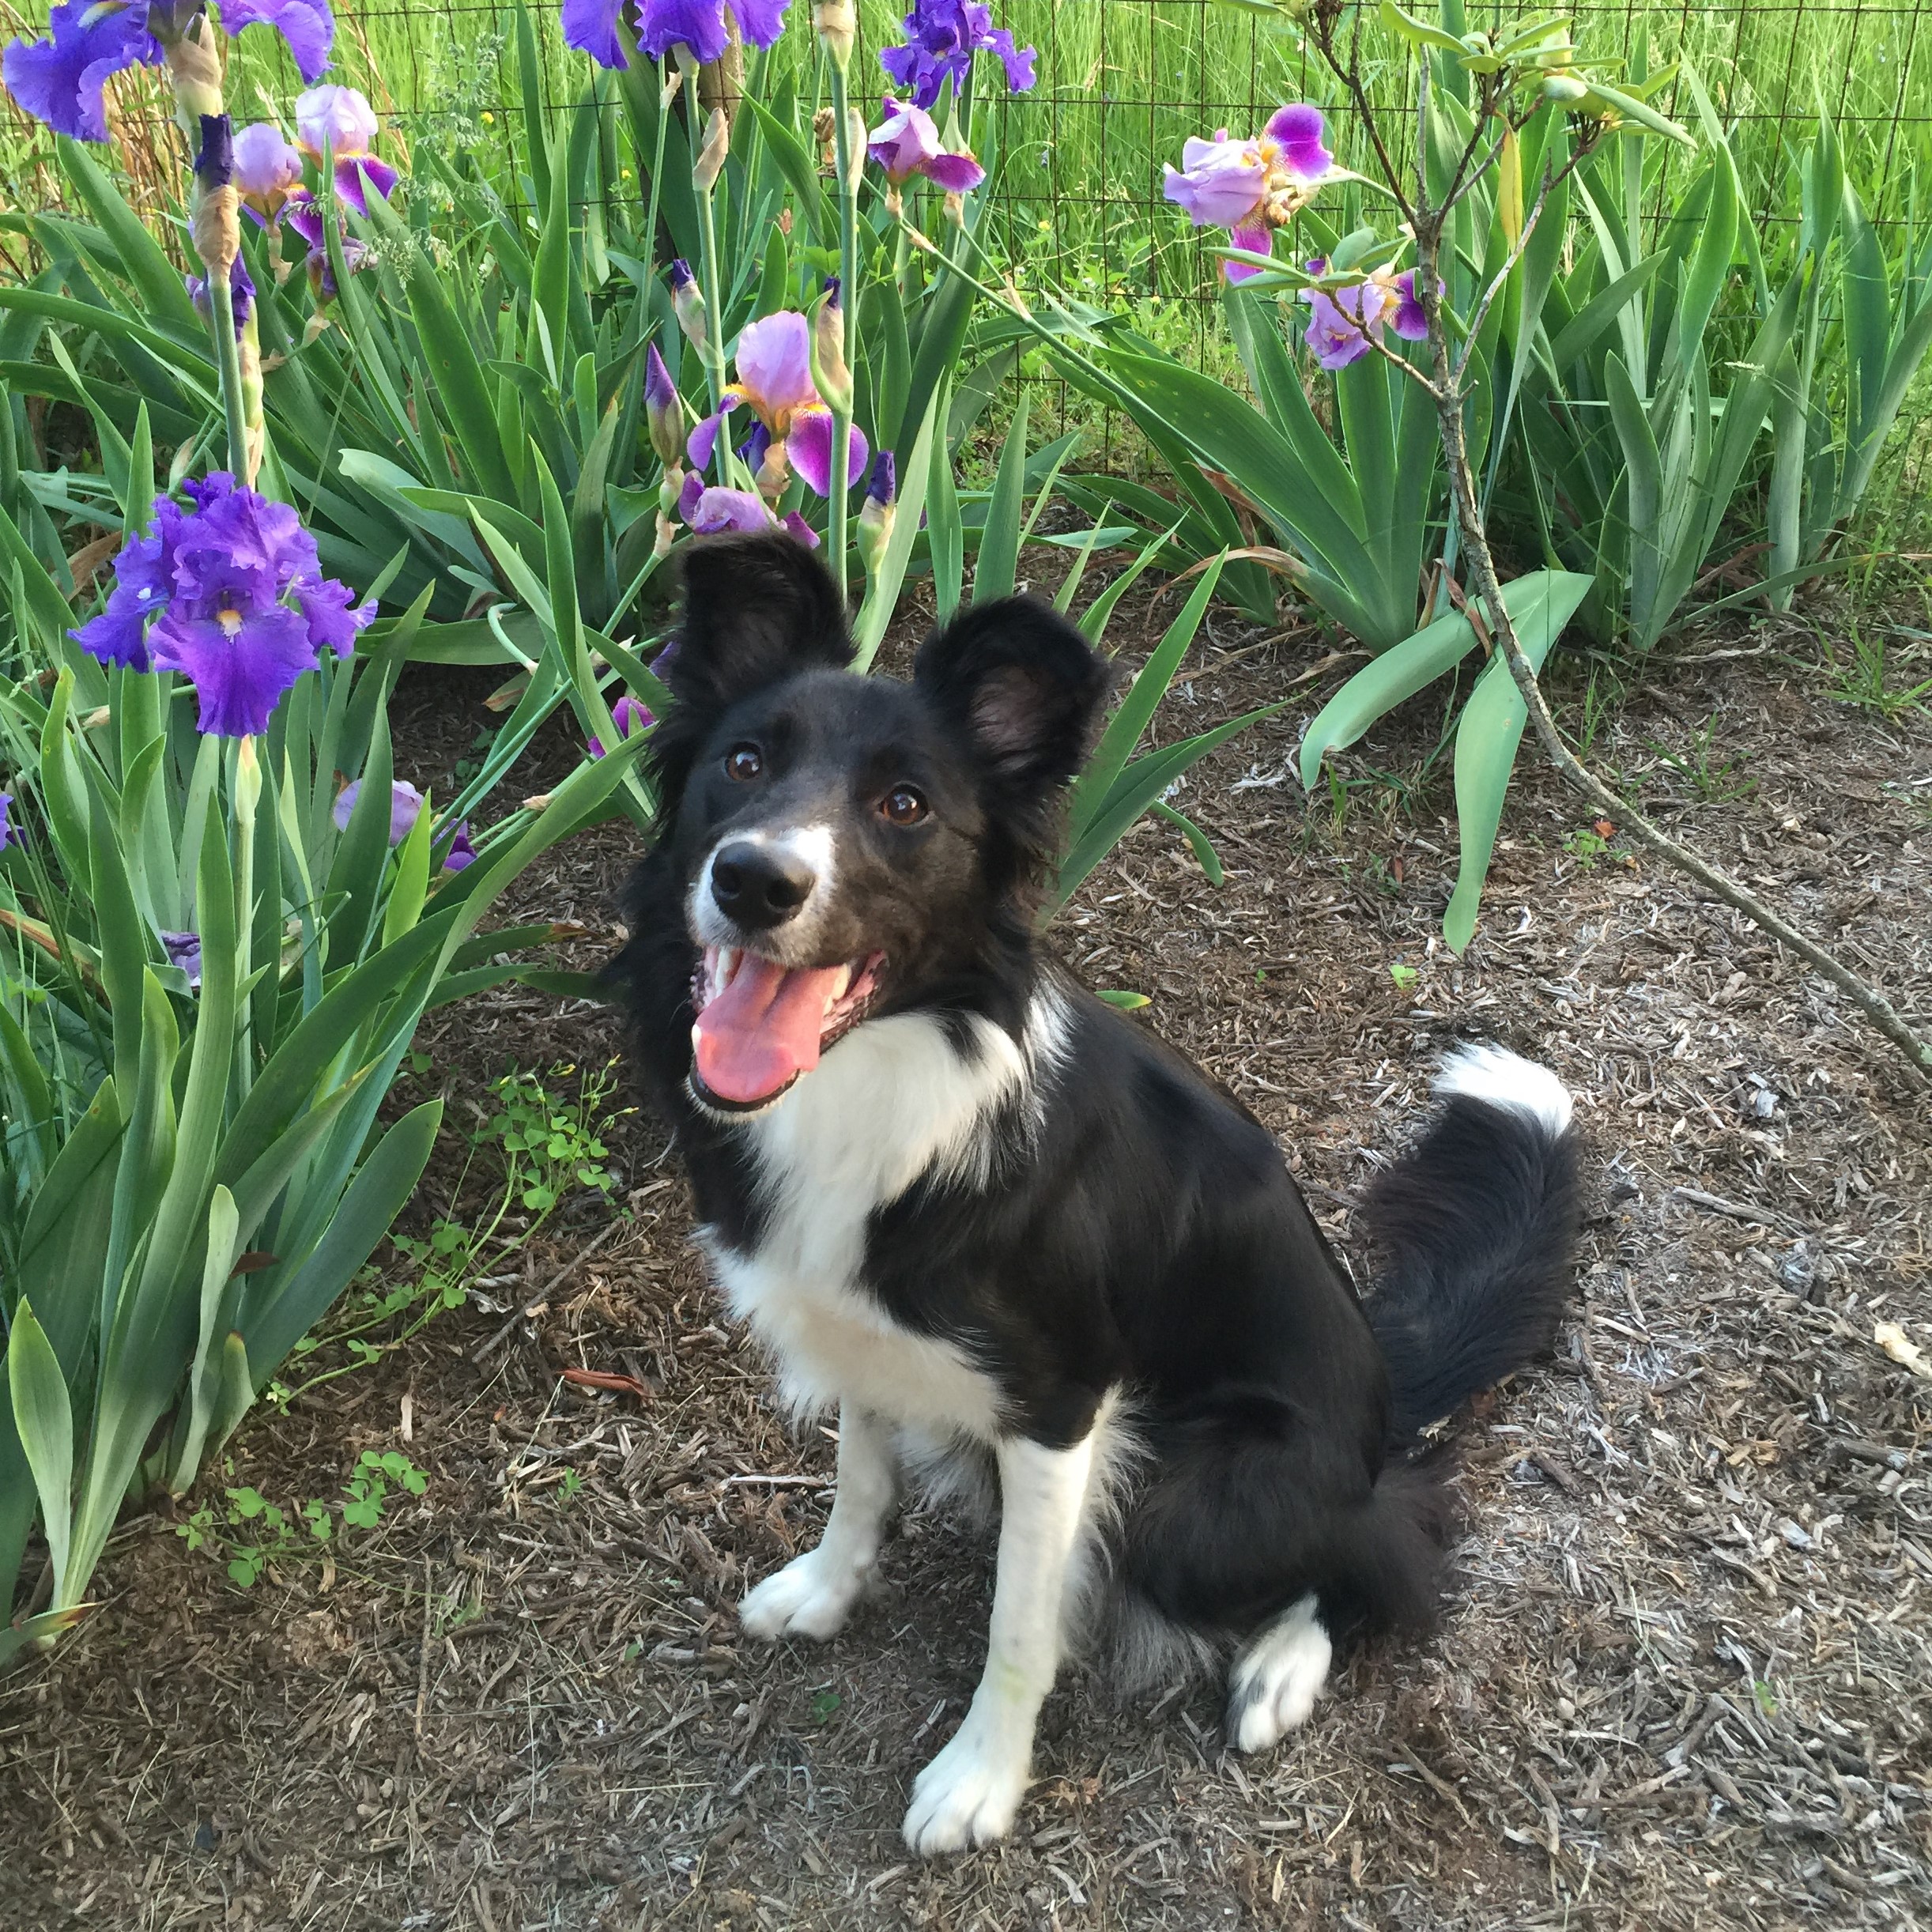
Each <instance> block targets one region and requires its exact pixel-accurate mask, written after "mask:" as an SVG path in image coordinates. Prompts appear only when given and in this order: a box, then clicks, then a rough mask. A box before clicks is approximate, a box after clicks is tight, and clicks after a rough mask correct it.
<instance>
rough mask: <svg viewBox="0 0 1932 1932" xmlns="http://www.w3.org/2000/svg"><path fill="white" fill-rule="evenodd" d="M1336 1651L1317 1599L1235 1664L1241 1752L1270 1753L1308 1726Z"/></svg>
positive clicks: (1231, 1689) (1232, 1719)
mask: <svg viewBox="0 0 1932 1932" xmlns="http://www.w3.org/2000/svg"><path fill="white" fill-rule="evenodd" d="M1333 1658H1334V1647H1333V1645H1332V1644H1331V1643H1330V1641H1329V1636H1328V1632H1327V1631H1326V1629H1325V1628H1323V1624H1322V1620H1321V1617H1320V1615H1319V1613H1318V1609H1317V1606H1316V1603H1315V1598H1313V1597H1312V1596H1307V1597H1303V1598H1299V1599H1298V1600H1297V1601H1296V1602H1294V1603H1292V1604H1291V1605H1290V1606H1289V1608H1288V1609H1285V1611H1283V1612H1282V1613H1281V1615H1280V1616H1279V1617H1277V1618H1276V1619H1275V1620H1274V1622H1273V1623H1271V1624H1269V1625H1268V1626H1267V1628H1266V1629H1264V1630H1263V1631H1262V1632H1261V1633H1260V1634H1259V1635H1258V1636H1256V1637H1255V1639H1254V1640H1253V1641H1252V1642H1251V1643H1249V1645H1248V1646H1247V1648H1246V1649H1245V1650H1243V1651H1242V1653H1241V1655H1240V1656H1239V1657H1237V1658H1236V1659H1235V1666H1234V1670H1233V1672H1232V1675H1231V1677H1230V1678H1229V1680H1228V1730H1229V1732H1230V1733H1231V1734H1232V1736H1233V1738H1234V1743H1235V1748H1236V1750H1240V1751H1265V1750H1266V1749H1268V1748H1269V1746H1270V1745H1274V1744H1278V1743H1279V1742H1280V1741H1281V1739H1282V1738H1285V1736H1286V1735H1287V1734H1289V1732H1290V1731H1291V1730H1296V1729H1298V1728H1299V1727H1300V1726H1302V1725H1304V1724H1305V1723H1307V1721H1308V1718H1309V1715H1310V1713H1311V1712H1312V1711H1313V1710H1314V1709H1315V1699H1316V1698H1317V1697H1319V1696H1320V1695H1321V1694H1322V1687H1323V1685H1325V1684H1326V1682H1327V1681H1328V1666H1329V1664H1330V1662H1331V1661H1332V1659H1333Z"/></svg>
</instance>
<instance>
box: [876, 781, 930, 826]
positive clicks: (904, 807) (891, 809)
mask: <svg viewBox="0 0 1932 1932" xmlns="http://www.w3.org/2000/svg"><path fill="white" fill-rule="evenodd" d="M927 809H928V808H927V806H926V801H925V800H924V799H923V798H921V797H920V796H919V794H918V793H917V792H916V791H914V790H913V789H912V787H911V786H910V785H895V786H894V787H892V790H891V791H889V792H888V793H887V794H885V797H884V798H881V800H880V801H879V810H880V812H881V813H882V814H883V815H884V817H885V819H886V821H888V822H889V824H894V825H916V824H918V823H919V821H920V820H921V819H922V818H923V817H925V816H926V811H927Z"/></svg>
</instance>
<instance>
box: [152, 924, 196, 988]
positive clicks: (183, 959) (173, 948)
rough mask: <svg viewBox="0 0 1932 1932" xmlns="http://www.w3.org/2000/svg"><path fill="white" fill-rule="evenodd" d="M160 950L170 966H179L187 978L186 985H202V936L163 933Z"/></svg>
mask: <svg viewBox="0 0 1932 1932" xmlns="http://www.w3.org/2000/svg"><path fill="white" fill-rule="evenodd" d="M160 941H161V950H162V951H163V952H164V953H166V954H167V955H168V964H169V965H171V966H179V968H181V970H182V971H183V972H184V973H186V974H187V976H188V984H189V985H190V986H191V987H197V986H199V985H200V984H201V983H202V936H201V934H199V933H163V934H160Z"/></svg>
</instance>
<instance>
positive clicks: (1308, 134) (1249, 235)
mask: <svg viewBox="0 0 1932 1932" xmlns="http://www.w3.org/2000/svg"><path fill="white" fill-rule="evenodd" d="M1334 160H1335V157H1334V155H1332V154H1331V153H1330V152H1329V151H1328V149H1327V147H1326V145H1325V144H1324V142H1323V120H1322V113H1321V110H1320V109H1319V108H1310V107H1306V106H1295V107H1289V108H1277V110H1276V111H1275V112H1274V114H1273V115H1270V117H1269V119H1268V125H1267V126H1266V128H1265V129H1264V130H1262V133H1260V134H1258V135H1256V136H1255V138H1254V139H1253V140H1251V141H1231V140H1230V139H1229V138H1228V130H1227V129H1226V128H1223V129H1221V131H1220V132H1219V133H1218V134H1216V135H1215V137H1214V138H1213V140H1212V141H1202V140H1201V139H1199V138H1198V137H1197V138H1193V139H1191V140H1190V141H1189V142H1187V145H1185V146H1184V147H1183V149H1181V163H1182V164H1181V166H1180V167H1179V168H1168V170H1167V178H1166V181H1165V183H1164V186H1163V187H1162V190H1161V191H1162V193H1163V194H1165V195H1166V196H1167V198H1168V200H1169V201H1171V202H1174V203H1175V205H1176V206H1178V207H1179V208H1181V209H1184V210H1185V211H1186V213H1187V217H1188V218H1189V220H1191V221H1192V222H1193V223H1194V226H1195V227H1196V228H1226V229H1228V231H1229V232H1230V235H1231V236H1232V240H1233V242H1234V245H1235V246H1236V247H1237V248H1245V249H1247V251H1249V252H1250V253H1251V254H1254V255H1266V253H1267V252H1268V250H1269V247H1270V235H1271V233H1272V232H1273V231H1274V229H1276V228H1281V227H1282V226H1284V225H1285V224H1286V223H1287V221H1289V218H1290V217H1292V215H1293V214H1294V213H1296V211H1297V210H1298V209H1300V207H1301V206H1303V205H1304V203H1305V202H1307V198H1308V196H1309V194H1311V191H1313V190H1314V188H1315V187H1316V186H1317V185H1318V184H1319V183H1321V182H1322V181H1324V180H1326V179H1327V178H1328V175H1329V174H1330V171H1331V170H1332V169H1333V168H1334ZM1222 266H1223V268H1224V270H1225V271H1226V274H1227V277H1228V281H1231V282H1236V281H1247V280H1249V279H1250V277H1253V276H1255V275H1258V274H1260V273H1261V270H1259V269H1258V268H1257V267H1255V266H1254V265H1253V263H1251V262H1224V263H1223V264H1222Z"/></svg>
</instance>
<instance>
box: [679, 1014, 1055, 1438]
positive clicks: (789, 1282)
mask: <svg viewBox="0 0 1932 1932" xmlns="http://www.w3.org/2000/svg"><path fill="white" fill-rule="evenodd" d="M974 1025H975V1030H976V1032H977V1033H978V1036H979V1037H978V1039H977V1040H976V1042H975V1046H976V1048H977V1051H969V1052H968V1054H966V1055H962V1054H961V1053H960V1051H959V1050H958V1049H957V1047H954V1046H953V1043H952V1042H951V1041H950V1040H949V1039H948V1038H947V1036H946V1034H945V1030H944V1028H942V1027H941V1025H940V1024H939V1022H938V1021H937V1020H934V1019H933V1018H932V1017H930V1016H928V1015H925V1014H917V1013H907V1014H900V1015H897V1016H895V1017H892V1018H890V1019H885V1020H876V1021H868V1022H866V1024H862V1026H860V1027H859V1028H858V1029H857V1030H856V1031H855V1032H853V1033H852V1034H851V1035H850V1036H848V1037H847V1039H845V1040H842V1041H841V1042H840V1043H839V1044H838V1045H837V1046H836V1047H834V1048H833V1049H832V1051H830V1052H829V1053H828V1054H827V1055H826V1056H825V1058H824V1063H823V1064H822V1065H821V1066H820V1067H819V1068H818V1070H817V1071H816V1072H815V1073H812V1074H808V1075H806V1077H804V1078H803V1079H802V1080H801V1081H799V1083H798V1085H797V1087H795V1088H794V1089H793V1091H792V1092H791V1093H790V1094H788V1095H787V1096H786V1097H785V1099H784V1100H782V1101H780V1102H779V1104H778V1105H777V1106H775V1108H772V1110H771V1111H769V1112H768V1113H766V1114H763V1115H760V1116H758V1117H757V1119H753V1120H752V1121H749V1122H748V1123H745V1128H744V1131H745V1134H747V1135H748V1136H749V1138H750V1140H751V1143H752V1145H753V1149H754V1152H755V1153H756V1157H757V1163H758V1168H759V1179H760V1191H761V1193H762V1194H763V1196H764V1200H765V1202H766V1203H767V1206H768V1214H767V1219H766V1223H765V1227H764V1233H763V1236H762V1238H761V1240H760V1241H759V1243H758V1244H757V1247H755V1248H753V1249H749V1250H746V1249H741V1248H734V1247H728V1246H726V1245H725V1244H724V1243H723V1242H721V1241H719V1240H717V1238H716V1237H715V1235H713V1234H711V1232H710V1231H709V1230H706V1231H704V1232H703V1233H702V1234H701V1236H700V1239H701V1240H704V1246H705V1247H706V1249H707V1251H708V1254H709V1255H710V1257H711V1265H712V1267H713V1270H714V1271H715V1273H716V1274H717V1276H718V1279H719V1284H720V1285H721V1286H722V1287H723V1289H724V1291H725V1293H726V1296H727V1297H728V1299H729V1300H730V1304H731V1307H732V1309H733V1311H734V1313H735V1314H737V1315H739V1316H740V1317H741V1319H745V1320H746V1321H749V1323H751V1325H752V1326H753V1329H754V1330H755V1331H756V1332H757V1334H758V1336H759V1338H760V1340H761V1341H763V1342H764V1344H765V1345H766V1346H767V1347H768V1348H769V1349H771V1351H772V1354H773V1356H774V1357H775V1363H776V1366H777V1368H778V1372H779V1379H780V1380H781V1381H782V1383H783V1385H784V1388H785V1391H786V1394H787V1397H788V1398H790V1399H791V1401H792V1402H794V1403H795V1404H797V1405H798V1406H801V1407H804V1408H820V1407H824V1406H830V1405H832V1404H835V1403H837V1402H847V1401H849V1402H857V1403H859V1404H861V1405H862V1406H864V1407H866V1408H868V1409H873V1410H874V1411H875V1412H876V1413H879V1414H881V1415H885V1416H889V1417H892V1418H893V1419H894V1420H896V1421H900V1422H904V1423H908V1424H923V1426H925V1427H926V1428H928V1429H934V1430H938V1432H941V1433H945V1432H957V1433H964V1434H967V1435H970V1436H976V1437H978V1438H979V1439H980V1440H989V1439H991V1437H992V1436H994V1435H995V1434H996V1433H997V1432H998V1421H999V1396H998V1389H997V1388H996V1387H995V1386H994V1383H993V1381H992V1380H991V1378H990V1377H989V1376H987V1375H986V1374H985V1373H984V1372H983V1371H982V1370H981V1369H980V1368H978V1367H977V1366H976V1365H975V1364H974V1363H973V1361H972V1360H971V1358H970V1357H968V1354H967V1353H966V1351H965V1350H964V1349H963V1348H962V1347H961V1346H960V1345H959V1344H958V1343H957V1342H955V1341H949V1340H945V1339H943V1338H936V1337H934V1336H931V1335H926V1334H917V1333H915V1332H914V1331H913V1330H910V1329H908V1328H904V1327H903V1326H900V1324H899V1323H897V1322H896V1321H894V1320H893V1319H892V1316H891V1315H889V1313H888V1312H887V1311H886V1309H885V1307H884V1305H883V1304H881V1302H880V1300H878V1298H877V1296H875V1295H874V1294H873V1293H872V1292H870V1289H868V1288H867V1287H866V1285H865V1282H864V1279H863V1271H864V1266H865V1258H866V1227H867V1224H868V1223H869V1221H870V1219H871V1217H872V1216H873V1214H874V1213H875V1212H876V1211H877V1209H880V1208H882V1207H884V1206H887V1205H889V1203H890V1202H893V1201H895V1200H896V1199H897V1198H899V1197H900V1195H901V1194H904V1192H905V1191H906V1190H907V1189H908V1187H911V1185H912V1184H913V1183H915V1181H917V1180H919V1179H921V1178H922V1177H923V1176H925V1175H928V1174H938V1175H944V1176H945V1177H946V1178H949V1179H958V1180H964V1181H965V1182H967V1183H968V1184H973V1183H979V1184H983V1183H984V1182H985V1180H986V1179H987V1177H988V1176H989V1175H990V1173H991V1170H992V1168H993V1165H994V1152H995V1150H994V1141H993V1134H994V1123H995V1120H996V1119H997V1117H998V1114H999V1112H1000V1110H1001V1108H1002V1105H1003V1104H1004V1103H1005V1102H1006V1101H1007V1100H1009V1097H1010V1096H1012V1095H1013V1092H1014V1091H1015V1089H1017V1088H1018V1087H1019V1086H1020V1085H1021V1084H1022V1083H1023V1082H1024V1081H1025V1080H1026V1079H1027V1077H1028V1066H1027V1061H1026V1056H1024V1055H1023V1054H1022V1051H1021V1048H1020V1047H1017V1045H1016V1044H1015V1043H1014V1042H1013V1040H1011V1039H1010V1038H1009V1036H1007V1035H1006V1034H1005V1033H1004V1032H1001V1031H1000V1029H999V1028H997V1027H994V1026H993V1025H991V1024H990V1023H987V1022H985V1021H975V1022H974Z"/></svg>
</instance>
